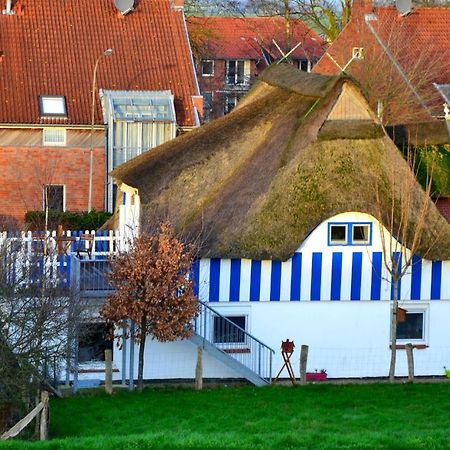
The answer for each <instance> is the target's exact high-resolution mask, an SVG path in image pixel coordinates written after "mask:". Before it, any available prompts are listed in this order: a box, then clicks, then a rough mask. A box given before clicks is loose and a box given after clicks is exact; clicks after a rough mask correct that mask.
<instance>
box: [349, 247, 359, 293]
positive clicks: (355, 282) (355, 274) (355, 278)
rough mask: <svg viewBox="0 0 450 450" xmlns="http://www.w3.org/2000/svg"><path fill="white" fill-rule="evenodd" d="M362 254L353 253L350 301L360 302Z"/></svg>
mask: <svg viewBox="0 0 450 450" xmlns="http://www.w3.org/2000/svg"><path fill="white" fill-rule="evenodd" d="M361 277H362V252H355V253H353V257H352V284H351V290H350V300H361Z"/></svg>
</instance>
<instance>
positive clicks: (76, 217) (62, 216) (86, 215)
mask: <svg viewBox="0 0 450 450" xmlns="http://www.w3.org/2000/svg"><path fill="white" fill-rule="evenodd" d="M110 217H111V213H109V212H106V211H95V210H92V211H91V212H81V213H80V212H71V211H65V212H58V211H49V213H48V227H47V229H49V230H56V228H57V227H58V225H62V226H63V228H64V229H66V230H97V229H99V228H100V227H101V226H102V225H103V224H104V223H105V222H106V221H107V220H108V219H109V218H110ZM25 222H26V225H27V228H28V229H29V230H32V231H33V230H43V229H44V228H45V212H44V211H28V212H27V213H26V214H25Z"/></svg>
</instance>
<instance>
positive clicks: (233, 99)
mask: <svg viewBox="0 0 450 450" xmlns="http://www.w3.org/2000/svg"><path fill="white" fill-rule="evenodd" d="M239 99H240V96H239V95H236V94H228V95H226V96H225V104H224V113H225V114H228V113H229V112H231V111H232V110H233V109H234V108H236V105H237V104H238V102H239Z"/></svg>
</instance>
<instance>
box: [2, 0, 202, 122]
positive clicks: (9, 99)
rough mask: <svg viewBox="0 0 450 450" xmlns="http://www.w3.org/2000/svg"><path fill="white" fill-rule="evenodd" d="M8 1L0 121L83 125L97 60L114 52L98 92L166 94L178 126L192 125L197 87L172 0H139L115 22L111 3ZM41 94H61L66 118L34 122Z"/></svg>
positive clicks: (4, 18)
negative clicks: (172, 98)
mask: <svg viewBox="0 0 450 450" xmlns="http://www.w3.org/2000/svg"><path fill="white" fill-rule="evenodd" d="M1 3H2V4H3V3H5V2H4V1H2V2H1ZM13 3H14V4H15V5H14V6H15V9H16V14H15V15H10V16H9V15H3V14H0V54H1V52H3V58H0V123H9V124H11V123H16V124H39V123H48V122H49V121H50V122H59V123H60V122H63V123H68V124H89V123H90V122H91V112H90V110H91V89H92V76H93V69H94V65H95V61H96V59H97V58H98V57H99V55H101V54H102V53H103V52H104V51H105V50H106V49H108V48H112V49H113V50H114V53H113V55H112V56H110V57H107V58H104V59H103V60H102V61H101V62H100V65H99V68H98V72H97V73H98V78H97V79H98V82H97V87H98V89H99V88H103V89H114V90H168V89H170V90H172V93H173V94H174V96H175V109H176V113H177V122H178V124H179V125H183V126H192V125H194V124H195V117H194V108H193V103H192V96H193V95H198V88H197V82H196V78H195V74H194V69H193V66H192V62H191V54H190V50H189V44H188V41H187V36H186V32H185V24H184V17H183V12H182V11H180V10H175V9H173V8H172V7H171V1H170V0H140V1H138V2H136V4H135V10H134V11H133V12H131V13H129V14H127V15H126V16H121V17H119V15H118V11H117V10H116V9H115V7H114V2H113V1H112V0H64V1H61V0H57V1H55V0H16V1H15V2H13ZM0 7H1V9H3V7H4V6H2V5H0ZM46 94H47V95H64V96H65V97H66V99H67V109H68V119H66V120H65V121H64V120H63V121H62V120H61V119H59V120H58V119H56V120H55V119H50V120H49V119H41V118H40V111H39V104H38V103H39V102H38V99H39V96H40V95H46ZM97 100H98V97H97ZM102 121H103V120H102V113H101V107H100V103H99V101H97V109H96V123H102Z"/></svg>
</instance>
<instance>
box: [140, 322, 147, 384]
mask: <svg viewBox="0 0 450 450" xmlns="http://www.w3.org/2000/svg"><path fill="white" fill-rule="evenodd" d="M146 327H147V320H146V319H145V318H144V319H142V322H141V341H140V343H139V361H138V389H139V391H141V392H142V390H143V389H144V351H145V339H146V337H147V335H146V333H145V329H146Z"/></svg>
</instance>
